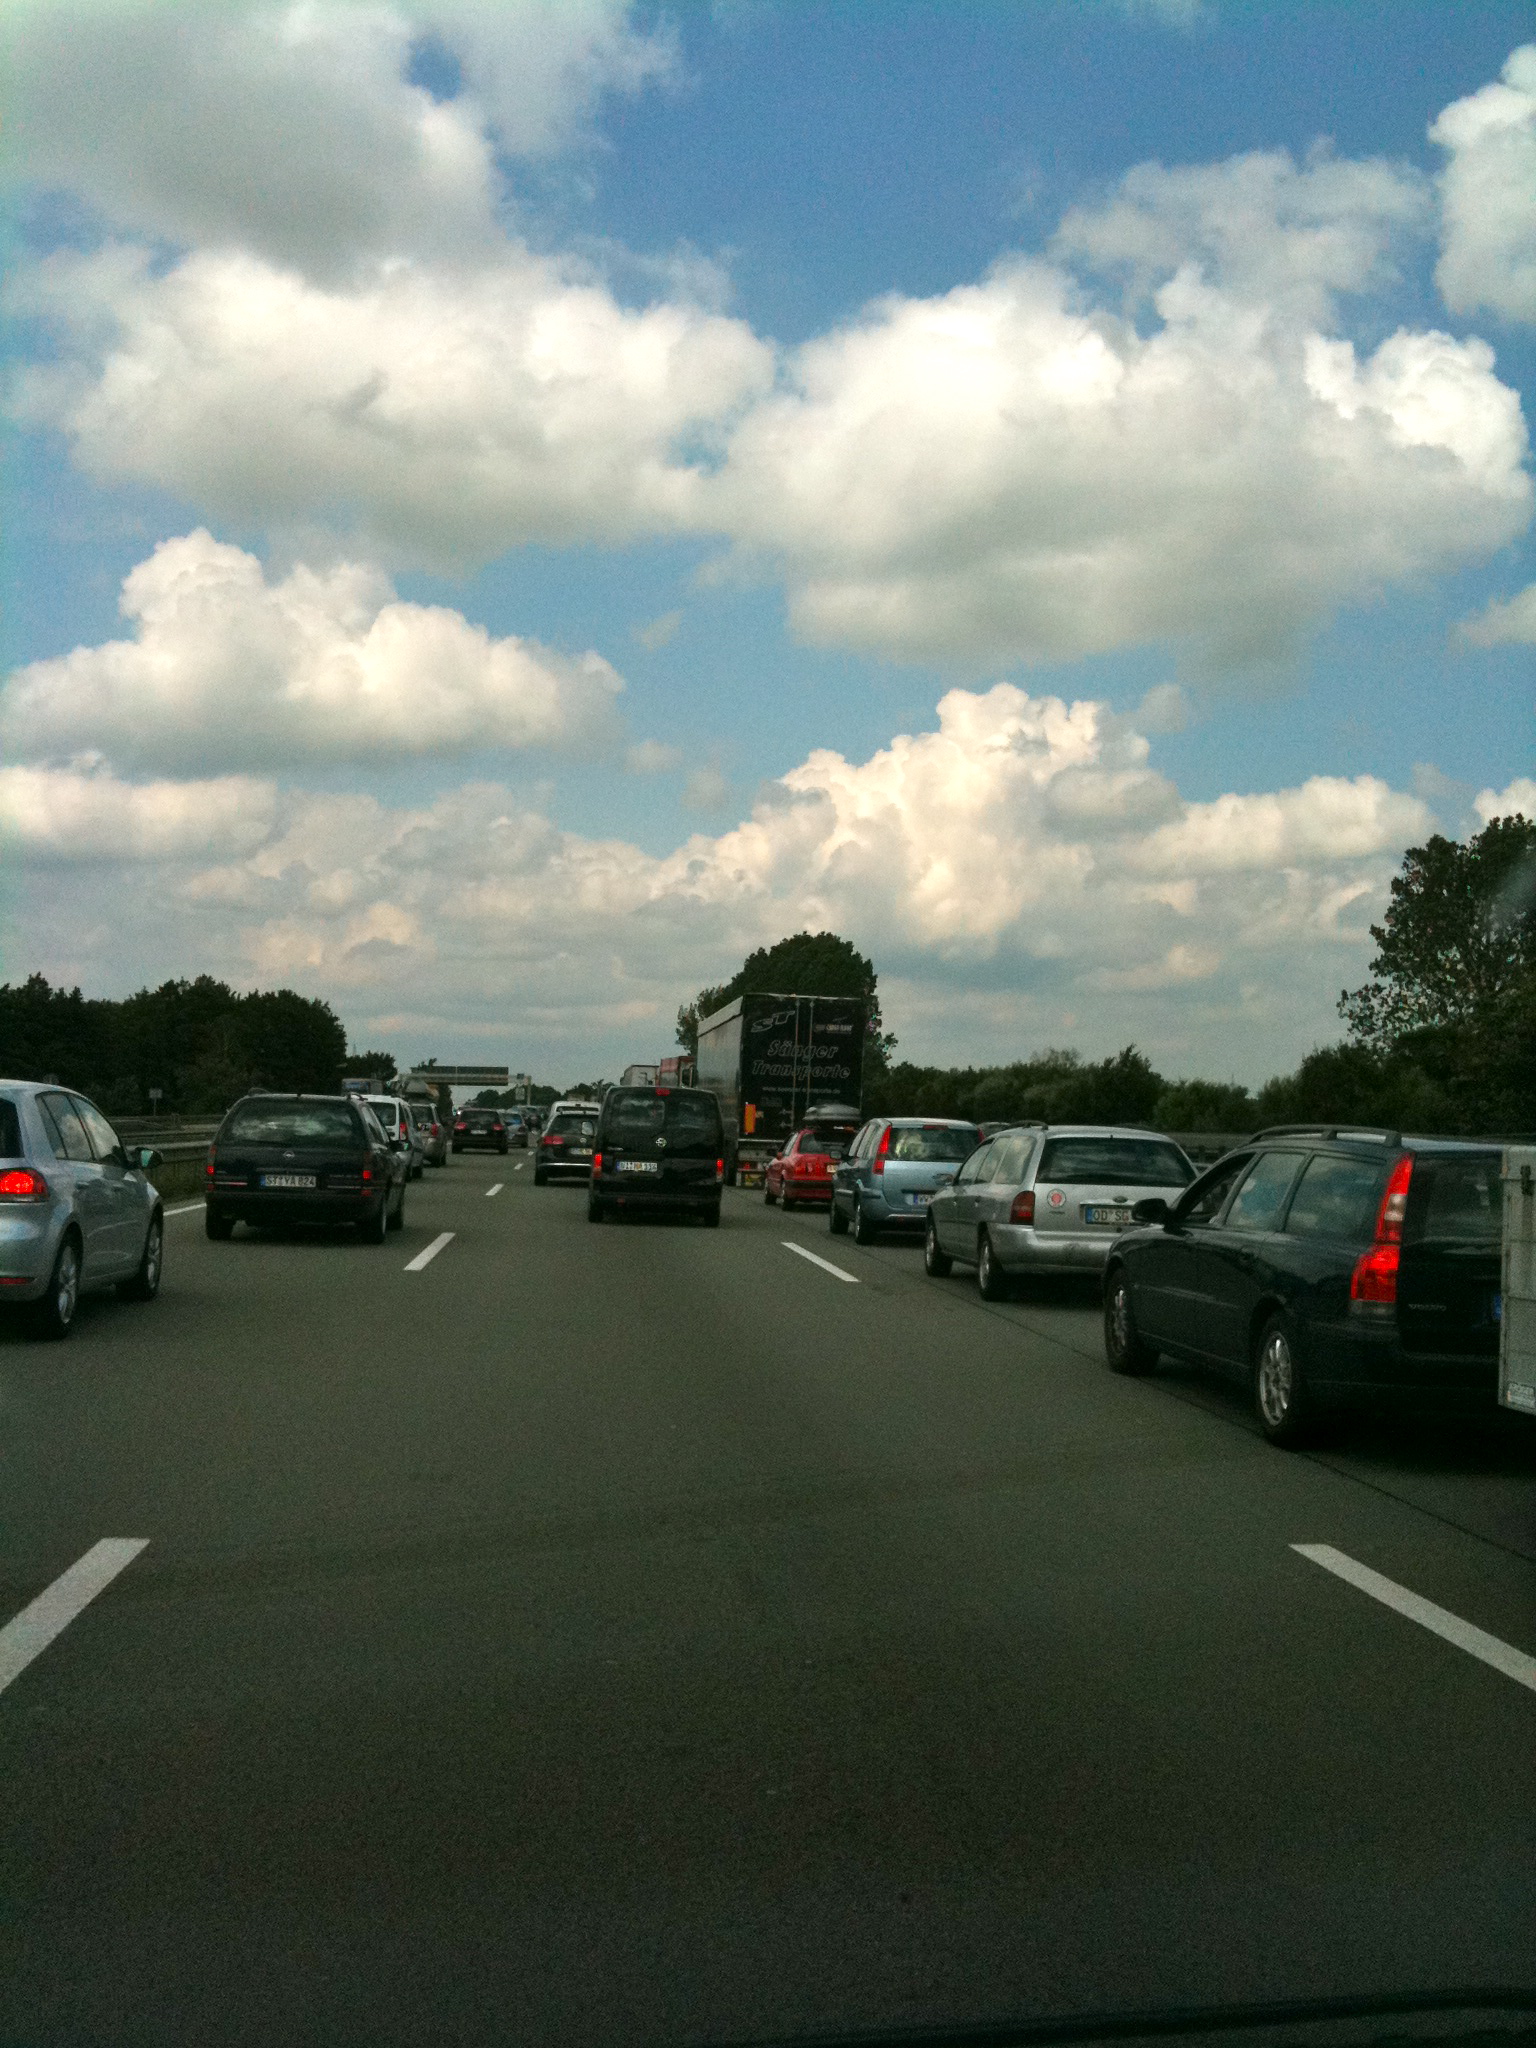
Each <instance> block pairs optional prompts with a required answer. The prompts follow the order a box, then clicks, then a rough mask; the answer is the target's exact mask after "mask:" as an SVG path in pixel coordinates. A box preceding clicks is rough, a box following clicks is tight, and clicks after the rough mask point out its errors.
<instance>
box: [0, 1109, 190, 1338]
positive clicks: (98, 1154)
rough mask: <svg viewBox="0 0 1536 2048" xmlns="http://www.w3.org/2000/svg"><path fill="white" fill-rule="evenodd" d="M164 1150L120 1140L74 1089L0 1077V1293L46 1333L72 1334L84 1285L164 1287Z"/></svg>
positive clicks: (151, 1292) (136, 1289)
mask: <svg viewBox="0 0 1536 2048" xmlns="http://www.w3.org/2000/svg"><path fill="white" fill-rule="evenodd" d="M159 1164H160V1154H159V1153H158V1152H154V1151H150V1150H147V1149H146V1150H143V1151H139V1150H134V1151H132V1152H129V1151H127V1150H125V1149H124V1146H123V1144H122V1141H121V1140H120V1139H119V1137H118V1135H117V1133H116V1131H114V1130H113V1128H112V1126H111V1125H110V1124H109V1123H108V1122H107V1119H106V1118H105V1117H104V1116H103V1115H102V1113H101V1111H100V1110H99V1109H98V1108H97V1107H96V1105H95V1103H93V1102H89V1101H87V1100H86V1098H85V1097H84V1096H83V1095H77V1094H76V1093H75V1092H74V1090H73V1089H69V1088H59V1087H56V1086H54V1085H53V1084H52V1083H40V1082H36V1081H0V1302H9V1303H14V1304H16V1305H17V1306H19V1307H24V1308H25V1309H26V1311H27V1314H28V1316H29V1318H30V1321H31V1324H32V1327H33V1329H34V1331H35V1332H36V1333H37V1334H38V1335H39V1336H41V1337H67V1336H68V1335H69V1331H70V1326H71V1324H72V1323H73V1322H74V1320H75V1310H76V1308H77V1306H78V1304H79V1300H80V1294H81V1291H82V1289H84V1288H87V1287H100V1286H106V1285H111V1284H115V1285H116V1287H117V1290H118V1292H119V1293H120V1294H122V1295H124V1296H125V1297H127V1298H128V1299H130V1300H135V1301H153V1300H154V1298H155V1296H156V1295H157V1294H158V1293H159V1291H160V1272H161V1267H162V1264H163V1261H164V1255H165V1221H164V1216H163V1213H162V1210H161V1204H160V1196H159V1194H158V1193H157V1191H156V1189H155V1187H154V1184H153V1182H152V1181H151V1180H150V1178H149V1174H150V1172H151V1171H152V1169H153V1168H154V1167H156V1166H158V1165H159Z"/></svg>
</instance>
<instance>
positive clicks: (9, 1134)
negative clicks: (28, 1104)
mask: <svg viewBox="0 0 1536 2048" xmlns="http://www.w3.org/2000/svg"><path fill="white" fill-rule="evenodd" d="M20 1157H21V1118H20V1117H19V1116H18V1115H17V1114H16V1105H15V1103H14V1102H13V1101H12V1100H11V1098H10V1096H9V1095H0V1159H19V1158H20Z"/></svg>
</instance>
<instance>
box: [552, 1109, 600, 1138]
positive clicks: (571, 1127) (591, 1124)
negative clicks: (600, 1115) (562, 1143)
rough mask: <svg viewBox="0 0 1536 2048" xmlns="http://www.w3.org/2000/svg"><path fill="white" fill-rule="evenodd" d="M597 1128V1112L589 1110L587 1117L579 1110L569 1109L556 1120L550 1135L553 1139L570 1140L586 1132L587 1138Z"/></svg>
mask: <svg viewBox="0 0 1536 2048" xmlns="http://www.w3.org/2000/svg"><path fill="white" fill-rule="evenodd" d="M596 1128H597V1112H596V1111H595V1110H588V1111H587V1113H586V1115H585V1116H583V1115H582V1113H581V1111H580V1110H578V1109H568V1110H564V1111H562V1112H561V1114H560V1115H559V1116H557V1117H556V1118H555V1120H554V1122H553V1123H552V1124H551V1125H550V1127H549V1134H550V1136H551V1137H564V1138H569V1137H571V1136H573V1135H574V1134H576V1133H579V1132H581V1131H585V1132H586V1134H587V1136H588V1137H590V1136H591V1135H592V1132H593V1131H594V1130H595V1129H596Z"/></svg>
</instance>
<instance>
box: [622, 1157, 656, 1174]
mask: <svg viewBox="0 0 1536 2048" xmlns="http://www.w3.org/2000/svg"><path fill="white" fill-rule="evenodd" d="M619 1171H620V1173H660V1171H661V1168H660V1166H659V1165H658V1164H657V1162H656V1161H655V1160H654V1159H621V1160H620V1161H619Z"/></svg>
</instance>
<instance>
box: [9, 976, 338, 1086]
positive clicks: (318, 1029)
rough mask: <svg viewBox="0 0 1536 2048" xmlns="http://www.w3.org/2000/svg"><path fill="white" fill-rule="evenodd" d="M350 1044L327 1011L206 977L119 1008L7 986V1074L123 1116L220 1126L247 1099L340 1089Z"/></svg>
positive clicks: (309, 1000) (145, 993)
mask: <svg viewBox="0 0 1536 2048" xmlns="http://www.w3.org/2000/svg"><path fill="white" fill-rule="evenodd" d="M346 1054H347V1037H346V1032H345V1030H344V1029H343V1027H342V1023H341V1020H340V1018H339V1017H338V1016H337V1015H336V1013H335V1011H334V1010H333V1009H332V1008H331V1006H330V1004H329V1003H324V1002H320V1001H319V1000H317V999H316V998H314V997H312V996H301V995H297V994H295V992H294V991H293V990H292V989H290V988H279V989H252V990H250V991H249V992H248V993H247V994H244V995H242V994H240V993H239V992H238V991H237V990H235V989H232V988H230V987H229V986H228V984H227V983H225V982H222V981H215V980H214V979H213V977H212V976H211V975H207V974H200V975H199V976H198V977H197V979H196V980H195V981H167V982H163V983H162V984H161V985H160V987H159V988H154V989H149V988H144V989H140V990H139V991H138V993H137V994H136V995H131V996H125V997H123V998H122V999H121V1000H118V1001H113V1000H111V999H110V998H106V997H90V996H84V995H82V994H81V992H80V990H79V989H78V988H74V989H63V988H53V987H51V986H50V984H49V983H48V982H47V981H46V980H45V979H44V977H43V976H42V975H41V974H33V975H29V976H28V978H27V979H26V980H25V981H23V982H19V983H15V984H12V983H10V982H6V983H4V984H0V1074H4V1075H6V1076H8V1077H10V1078H11V1079H13V1080H17V1081H44V1080H47V1079H48V1078H49V1077H50V1076H51V1077H53V1078H55V1079H57V1080H59V1081H62V1082H64V1083H65V1084H66V1086H68V1087H71V1088H78V1089H80V1090H81V1091H82V1092H83V1093H85V1094H87V1095H89V1096H90V1097H91V1098H92V1100H93V1101H95V1102H98V1103H100V1104H101V1106H102V1108H103V1109H105V1110H107V1111H108V1112H110V1113H111V1114H112V1115H115V1116H143V1115H147V1114H148V1113H149V1111H150V1108H151V1102H150V1095H149V1091H150V1089H151V1088H158V1089H159V1090H160V1091H161V1100H160V1101H159V1103H158V1105H156V1107H157V1108H158V1110H159V1113H160V1114H161V1115H162V1116H165V1115H172V1114H176V1115H181V1116H217V1115H220V1114H221V1113H222V1112H223V1111H224V1110H225V1109H227V1108H228V1107H229V1105H230V1103H231V1102H233V1101H235V1100H236V1099H237V1098H238V1097H239V1096H241V1095H243V1094H244V1093H245V1091H246V1090H247V1089H249V1088H302V1089H311V1090H315V1091H317V1092H323V1091H325V1090H328V1089H333V1088H336V1087H338V1086H339V1085H340V1080H341V1074H342V1070H343V1067H344V1065H345V1064H346Z"/></svg>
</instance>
